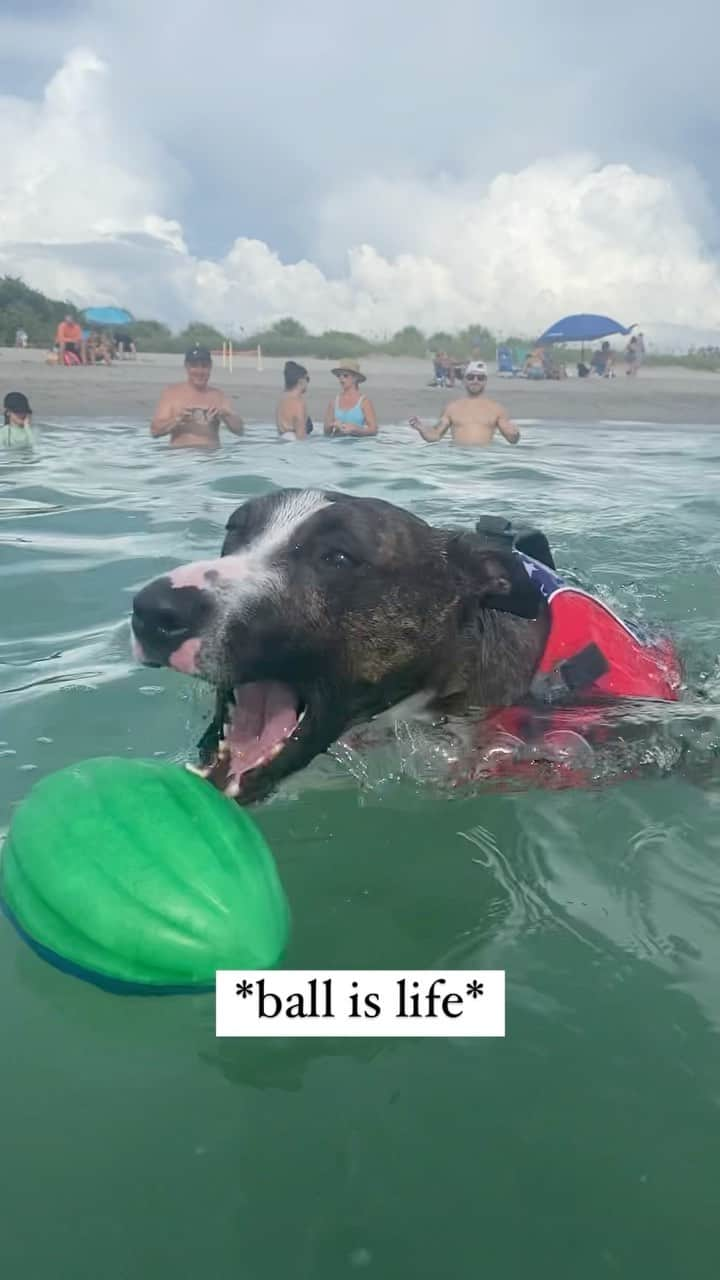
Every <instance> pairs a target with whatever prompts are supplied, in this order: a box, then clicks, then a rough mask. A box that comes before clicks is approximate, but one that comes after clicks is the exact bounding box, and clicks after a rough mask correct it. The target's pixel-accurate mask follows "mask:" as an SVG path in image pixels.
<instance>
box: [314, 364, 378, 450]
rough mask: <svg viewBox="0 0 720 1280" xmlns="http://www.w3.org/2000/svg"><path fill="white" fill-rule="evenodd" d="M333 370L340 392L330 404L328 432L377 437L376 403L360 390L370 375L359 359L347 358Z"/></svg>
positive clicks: (326, 419) (338, 434)
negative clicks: (361, 369) (363, 370)
mask: <svg viewBox="0 0 720 1280" xmlns="http://www.w3.org/2000/svg"><path fill="white" fill-rule="evenodd" d="M332 372H333V373H334V375H335V377H336V378H337V380H338V382H339V383H340V393H339V395H337V396H336V397H335V399H334V400H331V401H330V404H329V405H328V407H327V412H326V414H325V435H326V436H376V435H377V429H378V426H377V418H376V416H375V410H374V408H373V405H372V402H371V401H370V400H368V398H367V396H364V395H362V394H361V392H360V383H361V382H365V381H366V378H365V374H364V373H362V372H361V371H360V365H359V364H358V362H357V360H345V361H344V362H343V364H339V365H337V367H336V368H335V369H333V370H332Z"/></svg>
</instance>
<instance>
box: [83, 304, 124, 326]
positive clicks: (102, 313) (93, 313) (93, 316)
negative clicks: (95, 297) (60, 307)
mask: <svg viewBox="0 0 720 1280" xmlns="http://www.w3.org/2000/svg"><path fill="white" fill-rule="evenodd" d="M82 314H83V316H84V318H85V319H86V320H87V322H88V324H109V325H116V324H117V325H120V324H132V322H133V317H132V316H131V314H130V312H129V311H123V309H122V307H86V309H85V310H84V311H83V313H82Z"/></svg>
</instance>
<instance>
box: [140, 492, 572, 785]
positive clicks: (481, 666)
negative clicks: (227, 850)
mask: <svg viewBox="0 0 720 1280" xmlns="http://www.w3.org/2000/svg"><path fill="white" fill-rule="evenodd" d="M133 605H134V607H133V617H132V629H133V635H134V643H135V653H136V656H137V657H138V658H139V660H140V661H142V662H145V663H148V664H150V665H155V666H158V665H168V666H170V667H173V668H175V669H176V670H179V671H183V672H185V673H187V674H189V675H194V676H200V677H201V678H204V679H205V680H206V681H208V682H209V683H210V684H211V685H212V686H214V688H215V689H216V691H217V708H216V715H215V719H214V721H213V725H212V726H211V727H210V729H209V730H208V732H207V733H206V735H205V737H204V739H203V743H202V744H201V749H202V757H201V758H202V759H203V762H204V763H203V767H202V768H201V769H200V770H198V771H199V772H201V773H202V774H203V775H204V776H206V777H209V778H210V779H211V780H212V781H213V782H214V783H215V785H217V786H219V787H220V788H221V789H222V790H223V791H224V792H225V793H226V794H228V795H230V796H233V797H235V798H236V799H237V800H238V802H239V803H242V804H247V803H250V802H255V801H257V800H259V799H262V798H263V797H264V796H266V795H267V794H268V793H269V792H270V791H271V790H272V789H273V788H274V787H275V786H276V785H277V784H278V783H279V782H280V780H281V779H282V778H284V777H286V776H288V775H289V774H291V773H295V772H297V771H298V770H300V769H303V768H305V766H306V765H308V764H309V763H310V761H311V760H312V759H313V758H314V757H315V756H317V755H318V754H319V753H322V752H324V751H326V750H327V749H328V748H329V747H330V746H331V745H332V744H333V743H334V742H336V741H337V739H338V738H339V737H340V736H341V735H342V734H343V733H344V732H345V731H346V730H347V729H348V728H349V727H351V726H352V725H357V724H359V723H363V722H367V721H368V720H369V719H370V718H371V717H373V716H376V715H377V714H378V713H380V712H382V711H385V710H387V709H388V708H391V707H393V706H396V705H397V704H398V703H400V702H402V701H403V700H405V699H406V698H407V697H408V696H410V695H420V698H419V701H422V702H423V703H425V704H426V706H427V707H428V709H429V710H430V711H432V712H434V713H437V714H441V713H442V712H447V713H452V714H453V715H458V714H460V715H462V714H463V713H464V712H467V711H468V710H469V709H470V708H474V709H477V708H482V707H489V706H493V707H497V706H507V705H511V704H514V703H517V702H519V701H520V700H522V698H523V697H524V696H525V695H526V694H527V692H528V689H529V686H530V683H531V680H532V677H533V673H534V672H535V669H536V666H537V663H538V661H539V658H540V655H541V654H542V652H543V649H544V646H545V641H546V637H547V633H548V626H549V622H548V612H547V605H546V604H545V602H544V600H543V598H542V596H541V595H540V592H539V591H538V590H537V588H536V587H535V586H534V585H533V583H532V581H531V579H530V577H529V576H528V574H527V573H526V571H525V569H524V568H523V567H522V563H521V561H520V559H519V557H517V556H516V555H514V554H513V552H512V551H510V550H507V551H505V550H503V549H499V550H496V549H491V548H490V547H488V545H487V543H486V542H485V541H484V540H483V539H482V538H480V537H479V536H477V535H476V534H473V533H467V532H462V531H460V532H458V531H453V530H451V529H439V528H434V527H432V526H431V525H429V524H427V523H425V521H423V520H421V519H418V517H416V516H413V515H411V514H409V513H408V512H406V511H403V510H401V509H400V508H398V507H396V506H393V505H392V504H391V503H389V502H383V501H380V500H379V499H375V498H358V497H352V496H349V495H346V494H341V493H331V492H320V491H316V490H301V489H285V490H282V491H278V492H274V493H271V494H267V495H265V496H263V497H260V498H254V499H252V500H250V501H248V502H246V503H244V504H243V506H241V507H239V508H238V509H237V510H236V511H235V512H234V513H233V515H232V516H231V517H230V520H229V521H228V524H227V530H226V537H225V540H224V543H223V547H222V551H221V555H220V558H219V559H216V560H210V561H204V562H199V563H194V564H189V565H185V566H183V567H182V568H178V569H176V570H174V571H173V572H172V573H170V574H168V575H166V576H164V577H160V578H157V579H155V580H154V581H153V582H151V583H149V585H148V586H146V587H144V588H143V590H142V591H140V592H139V594H138V595H137V596H136V597H135V600H134V602H133Z"/></svg>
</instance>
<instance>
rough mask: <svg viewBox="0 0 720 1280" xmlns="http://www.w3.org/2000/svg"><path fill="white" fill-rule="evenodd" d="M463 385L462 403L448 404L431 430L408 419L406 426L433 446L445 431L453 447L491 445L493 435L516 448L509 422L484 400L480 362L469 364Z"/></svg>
mask: <svg viewBox="0 0 720 1280" xmlns="http://www.w3.org/2000/svg"><path fill="white" fill-rule="evenodd" d="M463 381H464V383H465V391H466V392H467V395H465V396H464V397H463V399H462V400H451V401H450V403H449V404H448V405H446V407H445V411H444V413H443V415H442V417H441V419H440V421H439V422H438V423H437V424H436V425H435V426H434V427H426V426H424V425H423V423H422V422H421V421H420V419H419V418H411V419H410V426H411V427H413V428H414V429H415V431H418V432H419V433H420V435H421V436H422V438H423V440H426V441H427V443H428V444H434V443H435V442H436V441H437V440H441V439H442V437H443V436H444V435H445V433H446V432H447V431H449V432H450V433H451V435H452V441H453V444H469V445H488V444H492V441H493V437H494V435H495V432H496V431H499V432H500V435H501V436H504V438H505V439H506V440H507V441H508V443H509V444H517V442H518V440H519V439H520V432H519V431H518V429H517V427H516V426H515V424H514V423H513V422H511V421H510V419H509V417H508V415H507V411H506V410H505V409H504V408H503V406H502V405H501V404H498V403H497V401H495V400H487V399H485V396H484V394H483V393H484V391H485V388H486V386H487V368H486V366H485V364H484V362H483V361H482V360H472V361H471V362H470V364H469V365H468V367H467V369H466V370H465V374H464V378H463Z"/></svg>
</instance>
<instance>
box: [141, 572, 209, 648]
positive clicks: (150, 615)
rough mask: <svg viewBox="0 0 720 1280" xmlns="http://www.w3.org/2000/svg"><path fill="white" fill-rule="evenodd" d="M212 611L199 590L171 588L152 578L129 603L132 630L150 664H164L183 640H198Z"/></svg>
mask: <svg viewBox="0 0 720 1280" xmlns="http://www.w3.org/2000/svg"><path fill="white" fill-rule="evenodd" d="M211 610H212V602H211V600H210V597H209V596H208V593H207V592H206V591H203V590H201V588H200V587H173V585H172V582H171V581H170V578H156V579H155V580H154V582H150V583H148V585H147V586H146V587H143V589H142V591H139V592H138V594H137V595H136V596H135V599H134V600H133V612H132V629H133V632H134V633H135V636H136V638H137V639H138V641H139V642H140V644H141V646H142V649H143V652H144V655H145V657H146V658H147V659H149V660H150V661H151V662H167V660H168V658H169V657H170V655H171V654H172V653H174V652H175V650H176V649H179V648H180V645H181V644H184V643H185V641H186V640H190V639H191V638H192V637H193V636H199V635H200V633H201V631H202V629H203V626H204V624H205V623H206V622H207V620H208V618H209V616H210V612H211Z"/></svg>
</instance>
